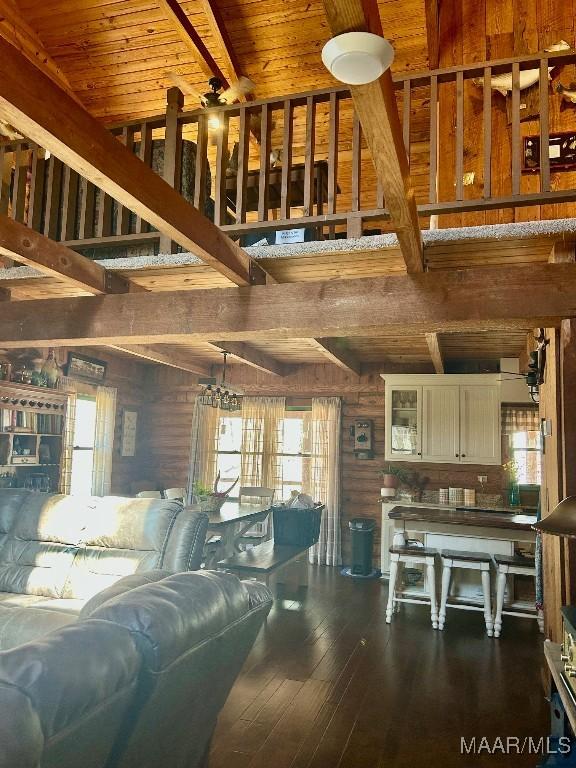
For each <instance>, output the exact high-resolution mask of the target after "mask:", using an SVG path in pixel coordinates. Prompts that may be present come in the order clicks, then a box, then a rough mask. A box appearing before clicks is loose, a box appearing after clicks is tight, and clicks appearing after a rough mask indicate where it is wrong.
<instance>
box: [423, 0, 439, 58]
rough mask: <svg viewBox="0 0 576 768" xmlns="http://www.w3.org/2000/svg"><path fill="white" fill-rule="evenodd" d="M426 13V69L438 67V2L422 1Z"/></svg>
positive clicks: (433, 0) (431, 0)
mask: <svg viewBox="0 0 576 768" xmlns="http://www.w3.org/2000/svg"><path fill="white" fill-rule="evenodd" d="M424 8H425V11H426V38H427V41H428V65H429V66H428V68H429V69H438V67H439V66H440V0H424Z"/></svg>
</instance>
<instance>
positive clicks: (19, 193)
mask: <svg viewBox="0 0 576 768" xmlns="http://www.w3.org/2000/svg"><path fill="white" fill-rule="evenodd" d="M29 162H30V152H29V151H28V147H25V146H24V145H23V144H21V143H20V144H17V145H16V152H15V153H14V178H13V182H12V209H11V216H12V218H13V219H15V220H16V221H20V222H24V211H25V207H26V183H27V176H28V164H29Z"/></svg>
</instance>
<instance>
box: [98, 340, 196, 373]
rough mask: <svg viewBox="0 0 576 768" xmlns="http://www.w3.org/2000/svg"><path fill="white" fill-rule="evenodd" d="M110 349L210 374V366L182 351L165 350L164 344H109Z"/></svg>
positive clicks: (188, 370) (181, 369)
mask: <svg viewBox="0 0 576 768" xmlns="http://www.w3.org/2000/svg"><path fill="white" fill-rule="evenodd" d="M107 346H108V347H109V348H110V349H115V350H117V351H118V352H125V353H127V354H129V355H131V356H132V357H139V358H141V359H142V360H148V361H149V362H151V363H157V364H158V365H166V366H168V367H169V368H178V369H179V370H180V371H187V372H188V373H194V374H196V375H197V376H210V375H211V371H210V366H207V365H202V364H201V363H196V362H194V360H189V359H187V358H186V355H185V354H182V353H181V352H180V351H178V352H176V351H173V350H165V349H163V348H162V345H157V346H150V345H148V346H147V345H145V344H108V345H107Z"/></svg>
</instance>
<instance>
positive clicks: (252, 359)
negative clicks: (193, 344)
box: [210, 341, 289, 376]
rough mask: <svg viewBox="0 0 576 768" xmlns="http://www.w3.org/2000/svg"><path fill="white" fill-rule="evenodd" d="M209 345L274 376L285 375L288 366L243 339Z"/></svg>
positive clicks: (215, 342)
mask: <svg viewBox="0 0 576 768" xmlns="http://www.w3.org/2000/svg"><path fill="white" fill-rule="evenodd" d="M210 346H211V347H212V348H213V349H216V350H218V351H221V352H224V351H226V352H228V353H229V355H230V357H231V358H233V359H234V360H239V361H240V362H241V363H246V365H249V366H251V367H252V368H256V369H257V370H259V371H263V372H264V373H272V374H273V375H274V376H286V374H287V372H288V371H289V367H288V366H286V365H284V364H283V363H281V362H280V361H279V360H276V358H274V357H271V356H270V355H267V354H266V353H264V352H260V351H259V350H257V349H254V347H251V346H250V345H249V344H245V343H244V342H243V341H214V342H210Z"/></svg>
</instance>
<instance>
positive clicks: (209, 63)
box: [158, 0, 229, 88]
mask: <svg viewBox="0 0 576 768" xmlns="http://www.w3.org/2000/svg"><path fill="white" fill-rule="evenodd" d="M158 5H159V6H160V8H162V10H163V11H164V13H165V14H166V18H167V19H168V20H169V21H170V22H171V23H172V25H173V27H174V29H175V30H176V32H177V33H178V35H179V36H180V39H181V40H182V42H183V43H184V45H185V46H186V48H188V50H189V51H190V52H191V53H192V56H194V59H195V60H196V63H197V64H198V66H199V67H200V69H201V70H202V72H203V73H204V74H205V75H206V77H207V78H211V77H218V78H219V79H220V80H221V81H222V84H223V85H224V87H225V88H227V87H228V85H229V84H228V80H227V79H226V76H225V75H224V73H223V72H222V70H221V69H220V67H219V66H218V64H217V63H216V62H215V61H214V59H213V57H212V55H211V53H210V51H209V50H208V48H206V46H205V45H204V43H203V42H202V38H201V37H200V35H199V34H198V32H196V30H195V29H194V27H193V26H192V23H191V21H190V19H189V18H188V16H186V14H185V13H184V11H183V10H182V8H181V6H180V3H179V2H178V0H158Z"/></svg>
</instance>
